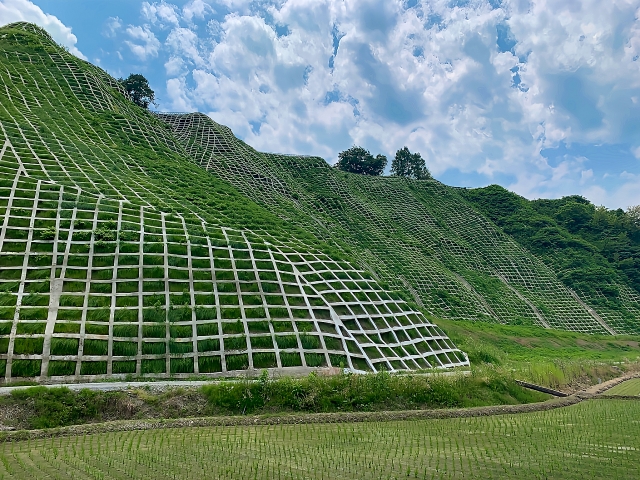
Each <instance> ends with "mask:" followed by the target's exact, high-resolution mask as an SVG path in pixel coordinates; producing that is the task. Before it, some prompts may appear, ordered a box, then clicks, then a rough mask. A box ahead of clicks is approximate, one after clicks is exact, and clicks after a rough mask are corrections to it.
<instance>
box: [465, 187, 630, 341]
mask: <svg viewBox="0 0 640 480" xmlns="http://www.w3.org/2000/svg"><path fill="white" fill-rule="evenodd" d="M460 194H461V195H462V196H464V198H466V199H467V200H469V201H470V202H471V203H473V205H474V206H476V207H477V208H478V209H479V210H480V211H482V212H483V213H484V214H485V215H487V216H488V217H489V218H490V219H491V220H493V221H494V222H496V224H498V225H499V226H500V227H501V228H503V229H504V231H505V232H506V233H508V234H509V235H511V236H512V237H513V238H514V239H515V240H516V241H518V243H520V244H521V245H522V246H523V247H525V248H527V249H528V250H530V251H532V252H533V253H535V254H536V255H537V256H538V257H539V258H541V259H542V260H543V261H544V262H545V263H546V264H547V265H549V266H550V267H551V268H552V269H553V270H554V271H555V272H556V273H557V275H558V277H559V278H560V279H561V281H562V282H563V283H564V284H565V285H566V286H568V287H570V288H572V289H574V290H575V291H576V292H578V293H579V294H580V296H581V297H583V298H586V299H588V301H589V304H591V305H592V306H593V307H595V308H596V309H597V311H598V313H599V314H600V315H601V316H602V318H604V319H605V320H606V321H607V323H608V324H610V325H611V326H612V327H613V328H615V329H616V330H617V331H620V332H638V331H639V330H640V293H639V292H640V225H638V223H637V222H635V221H634V220H633V219H632V218H631V217H630V216H629V215H628V214H626V213H625V212H624V211H622V210H607V209H606V208H604V207H595V206H594V205H593V204H591V203H590V202H589V201H588V200H586V199H585V198H582V197H579V196H569V197H564V198H561V199H558V200H534V201H529V200H527V199H525V198H522V197H520V196H518V195H516V194H514V193H512V192H508V191H507V190H505V189H504V188H502V187H499V186H498V185H491V186H489V187H486V188H477V189H469V190H462V191H460Z"/></svg>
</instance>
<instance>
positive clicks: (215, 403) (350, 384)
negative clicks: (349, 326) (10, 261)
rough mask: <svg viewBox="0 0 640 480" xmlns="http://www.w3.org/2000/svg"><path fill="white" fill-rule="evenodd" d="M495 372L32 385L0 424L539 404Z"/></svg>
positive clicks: (16, 395) (537, 397)
mask: <svg viewBox="0 0 640 480" xmlns="http://www.w3.org/2000/svg"><path fill="white" fill-rule="evenodd" d="M546 398H548V396H547V395H544V394H539V393H537V392H531V391H528V390H526V389H523V388H521V387H520V386H518V385H517V384H516V383H515V382H513V380H511V379H509V378H506V377H504V376H501V375H498V374H492V375H486V373H483V374H482V375H471V376H456V377H442V376H434V377H425V376H414V375H401V376H394V375H389V374H387V373H379V374H376V375H364V376H363V375H336V376H332V377H322V376H317V375H310V376H307V377H303V378H297V379H294V378H290V377H283V378H279V379H269V378H268V377H267V376H266V375H263V376H261V377H260V379H259V380H258V381H249V380H247V379H245V380H240V381H236V382H212V383H211V384H209V385H206V386H204V387H202V388H198V389H183V388H174V389H169V390H167V391H164V392H154V391H152V390H151V389H149V388H143V389H139V390H135V391H129V392H93V391H88V390H84V391H80V392H73V391H70V390H69V389H67V388H51V389H46V388H45V387H32V388H28V389H25V390H17V391H14V392H13V393H12V394H11V395H9V396H5V397H1V398H0V411H4V412H11V413H10V415H3V414H2V413H0V423H2V424H4V425H6V426H12V427H14V428H26V429H32V428H49V427H57V426H64V425H74V424H81V423H92V422H101V421H107V420H121V419H141V418H179V417H193V416H208V415H245V414H282V413H293V412H305V413H315V412H357V411H380V410H411V409H423V408H450V407H474V406H485V405H505V404H523V403H532V402H537V401H542V400H544V399H546Z"/></svg>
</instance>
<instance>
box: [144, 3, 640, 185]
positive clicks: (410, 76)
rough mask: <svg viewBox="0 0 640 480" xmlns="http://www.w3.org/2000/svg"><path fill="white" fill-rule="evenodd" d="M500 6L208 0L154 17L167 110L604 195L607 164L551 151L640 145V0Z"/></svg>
mask: <svg viewBox="0 0 640 480" xmlns="http://www.w3.org/2000/svg"><path fill="white" fill-rule="evenodd" d="M496 4H497V2H495V1H492V2H489V1H488V0H475V1H472V2H460V3H459V4H458V5H457V6H452V4H451V2H450V1H449V0H432V1H429V2H424V1H423V2H418V3H417V4H416V5H415V6H414V7H413V8H406V7H405V5H406V2H404V1H401V0H350V1H342V0H281V1H278V2H264V1H249V0H238V1H235V0H225V1H218V2H217V5H223V6H225V7H226V8H228V9H229V10H230V11H231V12H232V13H230V14H228V15H226V16H224V17H222V16H220V15H217V16H216V15H214V13H215V12H214V11H213V9H212V8H211V7H210V6H209V5H208V3H206V2H203V1H200V0H193V1H191V2H189V3H188V4H187V5H185V6H184V7H182V10H180V9H179V8H178V7H176V6H174V5H172V4H169V3H166V2H164V1H162V2H155V3H148V2H145V3H144V5H143V13H144V15H146V20H147V21H148V22H149V25H150V26H151V27H150V28H152V29H154V28H155V29H158V28H159V29H165V28H170V32H169V33H168V35H167V36H166V41H165V42H164V48H163V47H160V46H158V45H157V44H155V43H153V42H151V46H152V48H150V50H151V51H152V52H153V51H155V52H160V50H162V51H163V54H165V55H166V58H165V59H164V62H165V70H166V72H167V75H169V76H170V77H173V78H171V79H170V81H169V82H170V83H168V86H169V85H170V87H171V93H170V94H169V99H170V100H169V102H168V105H167V107H169V106H171V108H178V107H180V109H181V110H183V109H187V107H191V108H193V109H198V110H200V111H204V112H210V114H211V116H212V117H213V118H214V119H216V120H217V121H219V122H221V123H226V124H227V125H229V126H230V127H232V128H233V129H234V132H235V133H236V134H238V135H239V136H241V137H242V138H244V139H245V140H246V141H247V142H249V143H250V144H251V145H253V146H255V147H256V148H260V149H264V150H268V151H284V152H298V153H312V154H319V155H322V156H324V157H325V158H327V159H329V160H331V159H335V158H336V156H337V153H338V151H340V150H342V149H344V148H346V147H348V146H350V145H351V144H353V143H357V144H363V145H364V146H365V147H367V148H369V149H371V150H372V151H375V152H376V153H377V152H381V153H385V154H387V155H389V156H390V155H393V154H394V152H395V150H396V149H398V148H400V147H401V146H403V145H407V146H408V147H409V148H410V149H411V150H413V151H420V152H421V153H422V155H423V157H425V158H426V159H427V162H428V165H429V167H430V169H431V170H432V172H433V173H434V174H436V175H440V174H442V173H443V172H445V171H452V170H453V171H460V172H475V173H479V174H481V175H484V176H485V177H486V178H488V179H502V181H503V182H504V179H513V180H512V181H511V185H512V188H514V189H515V190H516V191H517V192H518V193H521V194H524V195H527V196H541V195H546V196H558V195H562V194H570V193H575V192H576V191H577V192H586V191H589V192H592V193H593V194H594V195H596V194H597V195H600V193H598V192H600V191H599V190H598V188H600V187H598V185H597V182H598V181H601V179H602V172H600V170H598V168H595V167H594V166H593V165H592V164H590V163H589V164H588V165H587V163H588V161H587V160H586V159H579V158H575V157H567V158H565V159H562V160H561V161H560V162H559V163H558V164H555V165H550V164H549V162H548V161H547V160H546V159H545V158H544V157H543V156H542V155H541V150H543V149H548V148H555V147H557V146H558V145H559V144H560V143H561V142H564V143H566V144H567V145H570V144H572V143H578V144H580V143H583V144H606V143H622V144H625V143H626V144H630V145H638V144H639V143H640V123H639V122H638V121H637V119H638V118H640V101H638V99H639V98H640V60H638V59H639V58H640V21H639V20H638V18H639V17H640V0H611V1H609V2H602V1H600V0H581V1H567V0H529V1H526V2H525V1H521V0H503V1H502V2H501V3H500V6H499V7H497V8H496V7H494V6H492V5H496ZM180 12H181V13H180ZM196 20H198V21H201V22H205V23H206V22H208V26H209V28H208V29H198V28H197V25H196V24H195V23H194V24H192V23H191V22H195V21H196ZM181 21H183V22H185V21H186V22H187V24H188V25H189V28H183V27H181V26H180V22H181ZM183 25H184V24H183ZM138 28H143V27H138ZM144 28H146V27H144ZM154 38H155V37H154ZM154 49H155V50H154ZM145 52H146V50H145ZM145 54H146V53H145ZM146 55H150V54H146ZM187 78H188V79H193V82H191V81H189V82H187ZM632 151H633V152H634V155H635V156H636V157H638V158H640V147H636V149H635V150H632ZM596 187H597V188H596Z"/></svg>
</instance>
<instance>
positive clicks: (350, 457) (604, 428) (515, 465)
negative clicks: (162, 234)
mask: <svg viewBox="0 0 640 480" xmlns="http://www.w3.org/2000/svg"><path fill="white" fill-rule="evenodd" d="M639 427H640V402H633V401H628V400H626V401H625V400H590V401H585V402H582V403H580V404H577V405H575V406H572V407H566V408H560V409H556V410H550V411H545V412H535V413H527V414H519V415H502V416H491V417H476V418H454V419H431V420H421V421H410V422H409V421H407V422H388V423H350V424H305V425H279V426H256V427H240V426H235V427H211V428H184V429H168V430H150V431H130V432H115V433H107V434H95V435H85V436H76V437H58V438H48V439H39V440H30V441H22V442H15V443H4V444H2V445H0V478H2V479H9V478H12V479H14V478H15V479H22V478H25V479H26V478H60V479H62V478H64V479H71V478H77V479H86V478H98V479H104V478H109V479H120V478H122V479H124V478H127V479H128V478H154V479H176V478H181V479H195V478H228V479H236V478H237V479H258V478H260V479H263V478H264V479H298V478H305V479H354V478H362V479H380V478H385V479H400V478H403V479H407V478H419V479H435V478H447V479H449V478H451V479H457V478H465V479H466V478H478V479H490V478H495V479H509V478H518V479H529V478H530V479H546V478H553V479H555V478H562V479H574V478H575V479H581V480H582V479H589V478H607V479H633V478H638V465H640V436H639V435H638V433H639V432H640V428H639Z"/></svg>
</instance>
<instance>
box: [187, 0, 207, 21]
mask: <svg viewBox="0 0 640 480" xmlns="http://www.w3.org/2000/svg"><path fill="white" fill-rule="evenodd" d="M209 12H213V8H212V7H211V5H209V4H208V3H206V2H204V1H203V0H191V1H190V2H189V3H187V4H186V5H185V6H184V7H183V8H182V18H184V19H185V20H186V21H187V22H191V21H192V20H193V19H194V18H199V19H203V18H204V16H205V15H206V14H207V13H209Z"/></svg>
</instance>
